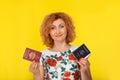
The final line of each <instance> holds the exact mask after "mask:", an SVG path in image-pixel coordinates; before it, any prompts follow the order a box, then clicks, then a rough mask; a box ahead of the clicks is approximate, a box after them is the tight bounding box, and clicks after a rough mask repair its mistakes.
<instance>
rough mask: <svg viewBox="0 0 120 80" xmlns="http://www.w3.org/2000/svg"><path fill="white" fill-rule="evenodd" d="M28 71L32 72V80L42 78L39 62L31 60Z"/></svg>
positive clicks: (42, 73) (42, 71)
mask: <svg viewBox="0 0 120 80" xmlns="http://www.w3.org/2000/svg"><path fill="white" fill-rule="evenodd" d="M29 71H30V72H32V73H33V76H34V80H44V68H43V67H42V66H40V64H39V62H35V61H33V62H32V64H31V65H30V67H29Z"/></svg>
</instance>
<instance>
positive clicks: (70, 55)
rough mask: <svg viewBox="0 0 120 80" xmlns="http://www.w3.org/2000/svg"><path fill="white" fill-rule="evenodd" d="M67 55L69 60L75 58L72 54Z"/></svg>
mask: <svg viewBox="0 0 120 80" xmlns="http://www.w3.org/2000/svg"><path fill="white" fill-rule="evenodd" d="M68 57H69V59H70V60H75V59H76V58H75V57H74V56H73V54H69V55H68Z"/></svg>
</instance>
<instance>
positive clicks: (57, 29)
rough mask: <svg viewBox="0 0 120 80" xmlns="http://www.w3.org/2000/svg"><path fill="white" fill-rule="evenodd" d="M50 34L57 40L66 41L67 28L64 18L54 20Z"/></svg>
mask: <svg viewBox="0 0 120 80" xmlns="http://www.w3.org/2000/svg"><path fill="white" fill-rule="evenodd" d="M50 36H51V38H52V39H53V40H54V42H55V41H58V42H61V41H66V36H67V29H66V26H65V22H64V21H63V20H62V19H57V20H55V21H53V23H52V25H51V27H50Z"/></svg>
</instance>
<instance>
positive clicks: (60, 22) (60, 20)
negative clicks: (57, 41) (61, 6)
mask: <svg viewBox="0 0 120 80" xmlns="http://www.w3.org/2000/svg"><path fill="white" fill-rule="evenodd" d="M52 24H53V25H54V24H65V22H64V20H63V19H57V20H55V21H53V23H52Z"/></svg>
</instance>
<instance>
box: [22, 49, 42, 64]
mask: <svg viewBox="0 0 120 80" xmlns="http://www.w3.org/2000/svg"><path fill="white" fill-rule="evenodd" d="M41 55H42V52H39V51H36V50H33V49H30V48H26V50H25V52H24V55H23V59H26V60H29V61H37V62H39V60H40V57H41Z"/></svg>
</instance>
